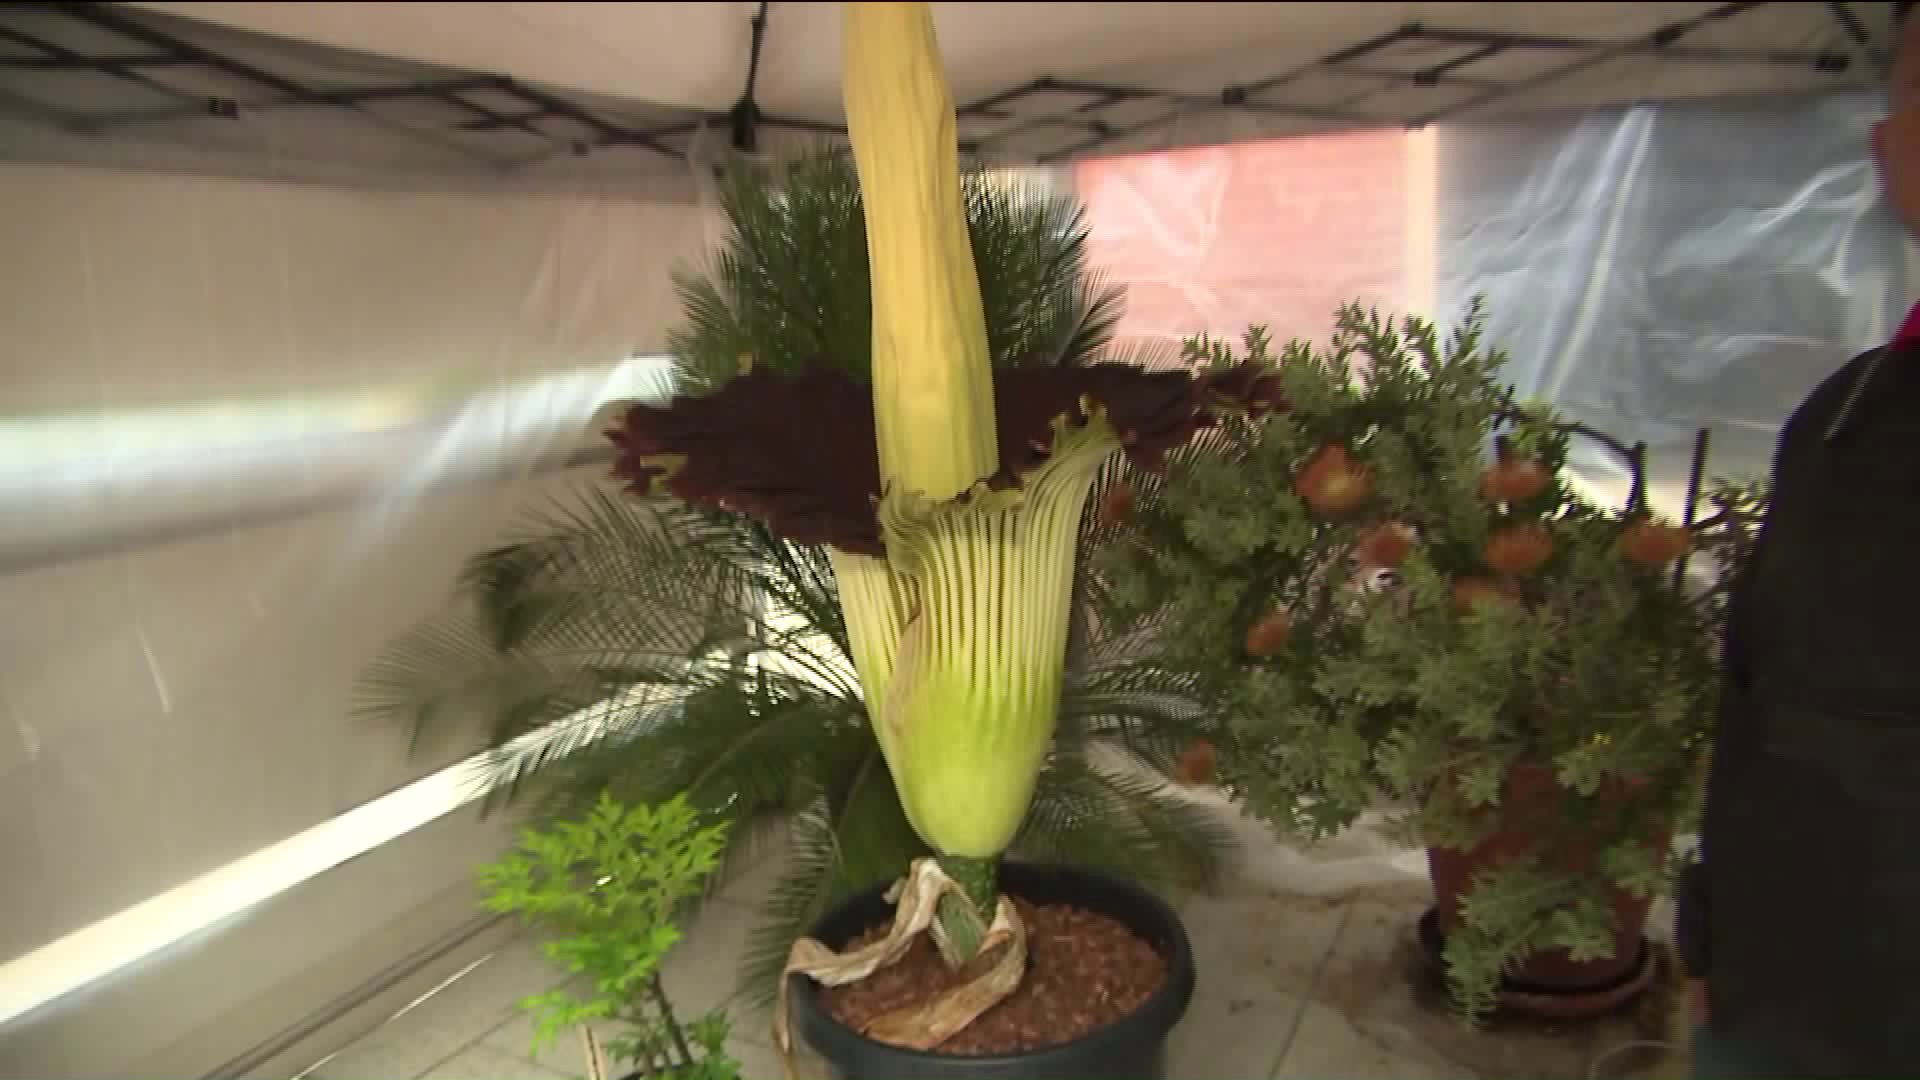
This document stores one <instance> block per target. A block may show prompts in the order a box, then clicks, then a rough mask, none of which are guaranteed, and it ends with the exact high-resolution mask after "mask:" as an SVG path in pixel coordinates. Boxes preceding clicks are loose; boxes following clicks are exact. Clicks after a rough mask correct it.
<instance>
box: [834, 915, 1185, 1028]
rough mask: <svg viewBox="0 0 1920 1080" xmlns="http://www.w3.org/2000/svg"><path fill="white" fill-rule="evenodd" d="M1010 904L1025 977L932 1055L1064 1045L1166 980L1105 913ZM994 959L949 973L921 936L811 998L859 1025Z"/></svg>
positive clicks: (1140, 942)
mask: <svg viewBox="0 0 1920 1080" xmlns="http://www.w3.org/2000/svg"><path fill="white" fill-rule="evenodd" d="M1013 903H1014V907H1015V909H1016V910H1018V911H1019V913H1020V918H1021V920H1022V921H1023V922H1025V923H1026V924H1027V975H1026V978H1025V979H1024V980H1022V981H1021V983H1020V987H1019V989H1017V990H1015V991H1014V992H1013V994H1012V995H1011V996H1009V997H1008V998H1007V999H1006V1000H1005V1001H1002V1002H1001V1003H1000V1004H998V1005H996V1006H994V1007H993V1008H991V1009H989V1010H987V1011H986V1012H985V1013H982V1014H981V1015H980V1017H979V1019H977V1020H975V1021H974V1022H973V1023H971V1024H969V1025H967V1027H965V1028H963V1029H962V1030H961V1031H960V1032H959V1033H957V1034H956V1035H954V1036H953V1038H951V1039H948V1040H947V1041H946V1042H945V1043H944V1044H943V1045H941V1046H940V1047H939V1049H938V1051H937V1052H938V1053H942V1054H951V1055H954V1056H956V1057H961V1056H967V1057H972V1056H980V1055H988V1054H1014V1053H1024V1052H1028V1051H1033V1050H1043V1049H1046V1048H1047V1047H1050V1046H1057V1045H1059V1044H1061V1043H1065V1042H1070V1041H1072V1040H1074V1039H1077V1038H1079V1037H1081V1036H1083V1035H1086V1034H1088V1033H1089V1032H1092V1031H1094V1030H1096V1029H1098V1028H1101V1027H1104V1026H1106V1025H1107V1024H1110V1023H1112V1022H1114V1021H1116V1020H1120V1019H1123V1018H1125V1017H1127V1016H1129V1015H1131V1014H1132V1013H1134V1012H1135V1011H1137V1010H1138V1009H1139V1008H1140V1007H1141V1006H1142V1005H1144V1004H1145V1003H1146V1001H1147V999H1148V998H1149V997H1151V996H1152V995H1153V993H1154V991H1156V990H1158V989H1160V987H1161V985H1162V984H1164V983H1165V982H1166V981H1167V964H1166V958H1165V957H1162V956H1161V955H1160V953H1159V952H1158V951H1156V950H1155V949H1154V947H1153V946H1152V945H1150V944H1149V943H1147V942H1146V941H1145V940H1144V939H1142V938H1140V937H1138V936H1137V935H1135V934H1134V932H1133V931H1131V930H1129V929H1127V928H1126V927H1125V926H1123V925H1121V924H1120V923H1118V922H1116V921H1114V920H1113V919H1110V918H1108V917H1106V916H1105V915H1099V914H1095V913H1093V912H1090V911H1084V910H1081V909H1078V908H1072V907H1066V906H1056V905H1049V906H1045V907H1035V906H1034V905H1032V904H1029V903H1027V902H1026V901H1024V900H1021V899H1019V898H1018V897H1016V898H1014V901H1013ZM886 930H887V927H886V926H885V925H881V926H875V927H873V928H872V929H871V930H869V931H867V932H866V933H865V934H862V935H861V936H860V937H859V938H857V939H855V941H854V942H852V943H850V945H849V946H848V947H849V948H852V947H857V946H859V945H865V944H867V943H869V942H872V941H877V940H879V939H880V938H882V937H884V936H885V935H886ZM996 953H997V950H996ZM994 959H995V954H987V955H983V956H980V957H977V958H975V960H974V962H973V963H972V964H969V965H967V967H966V969H964V970H962V971H960V972H950V971H948V970H947V966H946V963H945V962H944V961H942V960H941V959H940V952H939V950H938V949H936V948H935V947H934V944H933V941H932V939H931V938H930V937H929V936H928V935H925V934H922V935H921V936H920V937H919V938H918V939H916V940H915V941H914V943H913V946H912V948H910V949H909V950H908V951H907V954H906V955H905V956H902V957H901V958H900V960H899V962H898V963H896V964H894V965H893V966H891V967H886V968H882V969H880V970H879V971H876V972H874V973H873V975H872V976H871V977H870V978H868V979H865V980H863V981H861V982H857V983H852V984H850V985H847V986H835V987H823V988H822V989H821V991H820V1003H821V1005H822V1006H823V1007H824V1008H825V1009H826V1011H827V1012H828V1014H829V1015H831V1016H832V1017H833V1018H834V1019H836V1020H838V1021H840V1022H841V1023H843V1024H846V1025H847V1026H849V1027H851V1028H853V1029H854V1030H856V1031H858V1030H862V1029H864V1028H865V1026H866V1025H867V1023H868V1022H869V1021H871V1020H872V1019H873V1018H875V1017H878V1016H882V1015H884V1014H886V1013H888V1012H891V1011H893V1010H894V1009H898V1008H903V1007H905V1006H908V1005H915V1004H918V1003H920V1002H923V1001H927V1000H929V999H931V998H932V997H933V996H934V995H936V994H939V993H940V992H942V991H944V990H946V989H948V988H949V987H952V986H955V985H957V984H959V983H961V982H965V981H966V980H968V979H970V978H972V977H973V976H974V975H976V974H977V973H979V972H980V971H983V970H985V969H986V968H987V967H989V966H991V964H992V961H993V960H994Z"/></svg>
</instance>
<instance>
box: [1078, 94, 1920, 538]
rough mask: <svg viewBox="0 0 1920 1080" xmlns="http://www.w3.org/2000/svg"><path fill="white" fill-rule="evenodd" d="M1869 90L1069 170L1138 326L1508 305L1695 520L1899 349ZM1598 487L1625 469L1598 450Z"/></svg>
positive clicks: (1508, 339)
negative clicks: (1820, 396) (1707, 495)
mask: <svg viewBox="0 0 1920 1080" xmlns="http://www.w3.org/2000/svg"><path fill="white" fill-rule="evenodd" d="M1883 110H1884V105H1883V102H1882V101H1881V100H1880V99H1879V98H1878V97H1876V96H1874V95H1834V96H1825V97H1818V98H1811V99H1795V100H1779V101H1751V102H1739V103H1725V102H1721V103H1678V104H1668V105H1663V106H1644V107H1638V108H1630V109H1605V110H1593V111H1584V112H1578V113H1561V114H1554V115H1549V116H1543V117H1539V118H1533V119H1510V120H1503V121H1499V122H1494V123H1480V124H1465V123H1461V124H1445V125H1437V126H1435V127H1433V128H1429V129H1426V130H1423V131H1414V132H1400V131H1386V132H1356V133H1348V134H1340V135H1328V136H1319V137H1314V138H1309V139H1300V140H1288V141H1279V142H1269V143H1254V144H1245V145H1237V146H1220V147H1201V148H1193V149H1182V150H1174V151H1168V152H1165V153H1159V154H1148V155H1140V156H1130V157H1125V158H1119V159H1113V160H1105V161H1093V162H1087V163H1083V164H1081V165H1078V166H1076V167H1075V169H1074V178H1075V179H1074V182H1075V184H1076V187H1077V190H1078V191H1079V192H1080V194H1081V195H1082V197H1083V198H1085V199H1086V200H1087V202H1088V204H1089V206H1090V208H1091V213H1092V218H1093V222H1094V224H1095V227H1096V230H1097V231H1096V233H1095V245H1096V249H1097V251H1098V253H1099V257H1100V258H1101V261H1102V263H1103V265H1104V266H1105V267H1106V268H1107V269H1108V270H1109V272H1111V273H1113V274H1114V275H1115V276H1116V277H1117V278H1119V279H1121V280H1124V281H1126V282H1127V283H1128V284H1129V286H1130V287H1131V289H1132V292H1131V298H1130V299H1131V302H1130V309H1129V316H1128V319H1127V323H1126V325H1125V328H1124V329H1125V331H1126V332H1127V333H1129V334H1131V335H1133V336H1136V337H1142V338H1153V339H1160V340H1162V341H1173V340H1177V339H1178V338H1180V337H1181V336H1183V335H1187V334H1193V333H1201V332H1204V333H1209V334H1214V335H1225V336H1237V335H1239V334H1240V333H1241V332H1242V331H1244V330H1245V329H1246V328H1247V327H1248V326H1249V325H1251V324H1255V323H1260V324H1265V325H1266V326H1267V327H1268V329H1269V330H1270V331H1271V332H1272V333H1273V334H1274V335H1275V336H1276V337H1278V338H1279V339H1281V340H1286V339H1288V338H1294V337H1304V338H1310V339H1314V340H1320V341H1324V340H1325V338H1326V336H1327V334H1328V332H1329V330H1330V327H1331V325H1332V321H1333V316H1334V312H1335V310H1336V308H1337V307H1338V305H1340V304H1342V303H1346V302H1350V301H1355V302H1359V303H1361V304H1364V305H1369V306H1373V307H1377V308H1378V309H1379V310H1380V311H1381V312H1382V313H1383V314H1397V313H1413V314H1419V315H1427V316H1432V317H1435V318H1438V319H1439V320H1440V321H1441V322H1442V323H1443V324H1444V325H1449V326H1450V325H1454V324H1456V322H1457V320H1458V319H1459V318H1460V317H1461V316H1462V314H1463V313H1464V311H1465V309H1466V306H1467V304H1468V303H1469V301H1471V300H1472V299H1474V298H1476V297H1477V298H1479V299H1480V300H1482V301H1483V302H1484V303H1485V304H1486V305H1487V311H1488V316H1489V318H1488V323H1489V331H1490V333H1489V338H1490V342H1491V343H1492V344H1494V345H1497V346H1498V347H1500V348H1503V349H1505V350H1506V351H1507V352H1508V353H1509V354H1510V356H1511V359H1510V362H1509V365H1508V368H1507V375H1508V377H1509V378H1510V379H1512V380H1513V381H1514V382H1515V383H1516V387H1517V390H1518V393H1519V396H1520V397H1522V398H1523V399H1526V398H1531V399H1537V400H1541V401H1545V402H1549V403H1551V404H1552V405H1554V406H1555V407H1556V408H1558V409H1560V410H1562V411H1563V412H1565V413H1566V414H1567V415H1568V416H1570V417H1572V418H1574V419H1578V420H1582V421H1585V422H1587V423H1589V424H1592V425H1594V426H1596V427H1599V428H1601V429H1602V430H1605V431H1607V432H1609V433H1611V434H1613V435H1615V436H1616V437H1618V438H1619V439H1621V440H1622V441H1623V442H1625V443H1628V444H1632V443H1634V442H1641V441H1644V442H1645V443H1647V445H1648V450H1649V472H1650V496H1651V498H1652V499H1653V501H1654V503H1655V505H1656V506H1657V507H1658V508H1660V509H1661V510H1662V511H1663V512H1666V513H1670V514H1675V515H1676V516H1677V515H1678V514H1679V512H1680V504H1681V503H1682V502H1683V501H1684V497H1685V484H1686V477H1687V473H1688V470H1689V465H1690V462H1691V455H1692V450H1693V442H1694V433H1695V431H1696V430H1697V429H1698V428H1700V427H1703V426H1704V427H1707V428H1708V429H1709V431H1710V444H1709V458H1708V473H1709V476H1710V477H1711V476H1713V475H1722V476H1746V475H1754V474H1762V473H1764V472H1765V471H1766V468H1767V466H1768V463H1769V458H1770V456H1771V453H1772V446H1773V441H1774V439H1775V437H1776V435H1777V433H1778V429H1779V426H1780V424H1781V423H1782V422H1783V421H1784V420H1785V418H1786V417H1787V415H1788V414H1789V412H1790V411H1791V410H1792V409H1793V407H1794V406H1795V405H1797V404H1798V403H1799V402H1800V400H1801V399H1802V398H1803V397H1804V396H1805V395H1806V393H1807V392H1808V391H1809V390H1811V389H1812V388H1813V387H1814V386H1815V385H1816V384H1817V383H1818V382H1819V381H1820V380H1821V379H1823V378H1825V377H1826V376H1827V375H1828V374H1830V373H1831V372H1832V371H1834V370H1835V369H1836V368H1838V367H1840V366H1841V365H1842V364H1844V363H1845V362H1846V361H1847V360H1849V359H1851V358H1852V357H1853V356H1854V355H1855V354H1857V353H1858V352H1860V351H1862V350H1864V349H1867V348H1871V347H1873V346H1875V345H1877V344H1880V343H1882V342H1884V341H1885V340H1887V338H1888V337H1890V336H1891V334H1892V331H1893V329H1894V327H1895V326H1896V325H1897V324H1898V321H1899V320H1900V319H1901V318H1902V317H1903V316H1904V315H1905V313H1906V309H1907V305H1908V304H1909V303H1910V302H1911V297H1912V294H1913V289H1914V286H1915V284H1916V282H1915V281H1914V273H1915V269H1916V267H1915V266H1914V264H1913V263H1912V261H1911V254H1910V246H1909V243H1908V241H1907V238H1906V237H1905V235H1904V233H1903V231H1902V230H1901V229H1900V228H1899V226H1898V225H1897V223H1896V222H1895V221H1894V220H1893V219H1892V218H1891V216H1890V215H1889V214H1888V213H1887V212H1886V210H1885V208H1884V207H1883V205H1882V203H1881V201H1880V197H1879V187H1878V179H1877V175H1876V173H1875V170H1874V168H1873V165H1872V163H1871V161H1870V160H1869V153H1868V144H1869V132H1870V128H1871V125H1872V123H1873V122H1874V121H1875V120H1876V119H1877V118H1878V117H1879V116H1881V115H1882V113H1883ZM1582 449H1583V453H1582V456H1581V459H1580V462H1579V467H1580V469H1581V472H1582V475H1583V478H1584V479H1586V480H1587V481H1589V482H1590V483H1591V484H1592V486H1593V488H1594V492H1595V494H1597V495H1599V496H1601V497H1605V498H1609V499H1619V498H1623V497H1624V496H1625V494H1626V491H1627V485H1628V480H1627V477H1628V474H1627V473H1626V472H1625V471H1624V469H1623V468H1622V467H1621V466H1620V464H1619V463H1618V460H1617V459H1616V458H1615V457H1613V456H1612V455H1610V454H1608V453H1606V452H1604V451H1602V450H1600V449H1599V448H1598V447H1597V445H1596V444H1592V443H1583V446H1582Z"/></svg>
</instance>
